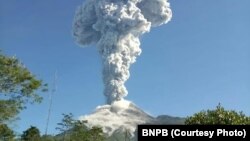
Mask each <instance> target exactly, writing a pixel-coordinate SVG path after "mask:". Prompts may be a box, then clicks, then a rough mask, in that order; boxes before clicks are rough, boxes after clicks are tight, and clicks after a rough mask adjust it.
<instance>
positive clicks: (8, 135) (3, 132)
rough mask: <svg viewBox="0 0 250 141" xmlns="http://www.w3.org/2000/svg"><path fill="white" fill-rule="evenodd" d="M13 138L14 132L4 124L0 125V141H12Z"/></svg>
mask: <svg viewBox="0 0 250 141" xmlns="http://www.w3.org/2000/svg"><path fill="white" fill-rule="evenodd" d="M14 137H15V134H14V132H13V131H12V130H11V129H10V128H9V127H8V126H7V125H6V124H0V141H5V140H6V141H7V140H8V141H12V140H14Z"/></svg>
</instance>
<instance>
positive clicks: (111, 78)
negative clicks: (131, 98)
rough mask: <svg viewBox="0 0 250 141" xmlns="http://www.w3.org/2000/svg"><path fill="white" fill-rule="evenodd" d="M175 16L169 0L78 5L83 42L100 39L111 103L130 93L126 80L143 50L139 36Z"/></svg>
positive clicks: (78, 34) (78, 35)
mask: <svg viewBox="0 0 250 141" xmlns="http://www.w3.org/2000/svg"><path fill="white" fill-rule="evenodd" d="M171 17H172V12H171V9H170V8H169V3H168V2H167V0H86V1H85V3H84V4H83V5H82V6H80V7H79V8H78V9H77V11H76V15H75V19H74V25H73V34H74V37H75V39H76V41H77V43H79V44H80V45H83V46H84V45H88V44H91V43H97V47H98V50H99V53H100V55H101V56H102V61H103V82H104V85H105V89H104V95H105V96H106V97H107V103H108V104H112V103H113V102H114V101H119V100H122V99H123V98H124V97H125V96H126V95H127V94H128V91H127V89H126V87H125V85H124V83H125V82H126V81H127V80H128V78H129V75H130V73H129V68H130V65H131V64H133V63H134V62H135V61H136V57H137V56H139V55H140V53H141V49H140V40H139V37H140V36H141V35H142V34H143V33H145V32H149V30H150V28H151V26H159V25H161V24H164V23H167V22H168V21H169V20H170V19H171Z"/></svg>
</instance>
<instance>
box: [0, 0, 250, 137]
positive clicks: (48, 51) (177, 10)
mask: <svg viewBox="0 0 250 141" xmlns="http://www.w3.org/2000/svg"><path fill="white" fill-rule="evenodd" d="M82 2H83V0H71V1H68V0H67V1H66V0H63V1H62V0H43V1H39V0H33V1H30V0H22V1H20V0H8V1H7V0H0V48H1V49H2V50H3V51H4V52H5V53H6V54H8V55H10V56H12V55H15V56H17V57H18V58H19V59H20V60H22V62H23V63H24V64H25V66H27V67H28V68H29V69H30V70H31V71H32V72H33V73H34V74H35V75H36V76H37V77H38V78H41V79H43V80H44V82H46V83H48V84H49V85H50V86H51V85H52V84H53V77H54V73H55V71H56V70H57V71H58V79H57V88H58V89H57V91H56V92H55V93H54V94H53V105H52V114H51V119H50V124H49V133H52V134H53V133H56V131H55V127H56V123H58V122H60V120H61V118H62V116H61V114H62V113H69V112H72V113H73V114H74V115H75V117H78V116H80V115H85V114H89V113H91V112H92V111H93V110H94V109H95V107H96V106H98V105H102V104H104V102H105V99H104V96H103V94H102V90H103V85H102V76H101V60H100V57H99V56H98V52H97V49H96V48H95V47H94V46H89V47H87V48H80V47H78V46H77V45H76V44H75V43H74V40H73V38H72V35H71V27H72V22H73V17H74V13H75V9H76V7H77V6H78V5H80V4H81V3H82ZM170 2H171V7H172V10H173V18H172V21H171V22H170V23H168V24H166V25H163V26H161V27H157V28H153V29H152V30H151V32H150V33H147V34H145V35H144V36H143V37H142V38H141V48H142V51H143V52H142V54H141V56H140V57H138V58H137V62H136V63H135V64H133V65H132V67H131V77H130V79H129V80H128V82H127V83H126V86H127V89H128V91H129V95H128V96H127V99H129V100H131V101H133V102H134V103H135V104H137V105H138V106H139V107H140V108H142V109H144V110H145V111H147V112H148V113H151V114H152V115H154V116H157V115H160V114H167V115H172V116H182V117H184V116H190V115H192V114H194V113H195V112H198V111H200V110H202V109H211V108H215V106H216V105H218V103H221V104H222V106H224V107H225V108H226V109H234V110H237V111H243V112H244V113H246V114H247V115H250V40H249V38H250V28H249V25H250V16H249V13H250V9H249V7H250V1H249V0H240V1H235V0H220V1H217V0H209V1H200V0H188V1H178V0H171V1H170ZM43 95H44V101H43V103H42V104H39V105H38V104H36V105H32V106H28V108H27V109H26V110H25V111H23V112H22V113H21V114H20V118H21V120H19V121H17V122H15V123H14V124H13V125H12V127H13V128H14V129H15V130H16V131H17V132H19V133H21V132H22V131H23V130H25V129H27V128H28V127H29V126H30V125H34V126H37V127H39V129H40V130H41V132H42V133H44V131H45V124H46V118H47V113H48V106H49V102H48V94H43Z"/></svg>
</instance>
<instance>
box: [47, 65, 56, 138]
mask: <svg viewBox="0 0 250 141" xmlns="http://www.w3.org/2000/svg"><path fill="white" fill-rule="evenodd" d="M56 82H57V70H56V71H55V75H54V80H53V89H52V91H51V92H50V94H49V109H48V117H47V120H46V128H45V135H47V134H48V127H49V120H50V115H51V109H52V102H53V94H54V93H55V92H56V90H57V85H56Z"/></svg>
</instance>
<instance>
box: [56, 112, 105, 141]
mask: <svg viewBox="0 0 250 141" xmlns="http://www.w3.org/2000/svg"><path fill="white" fill-rule="evenodd" d="M86 123H87V121H81V120H75V119H73V114H72V113H70V114H63V119H62V121H61V122H60V123H58V124H57V125H59V127H57V128H56V129H57V130H60V131H61V134H62V139H60V140H63V141H104V140H105V136H104V133H103V131H102V129H101V128H100V127H93V128H91V129H88V128H87V126H86V125H85V124H86Z"/></svg>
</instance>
